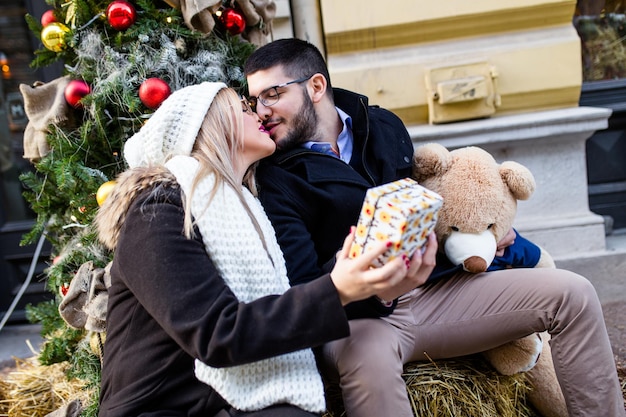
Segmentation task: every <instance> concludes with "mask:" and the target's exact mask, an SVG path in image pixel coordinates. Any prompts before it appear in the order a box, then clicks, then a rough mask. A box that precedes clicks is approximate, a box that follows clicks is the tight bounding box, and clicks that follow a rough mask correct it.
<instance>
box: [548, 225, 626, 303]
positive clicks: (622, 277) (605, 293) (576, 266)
mask: <svg viewBox="0 0 626 417" xmlns="http://www.w3.org/2000/svg"><path fill="white" fill-rule="evenodd" d="M555 263H556V265H557V267H559V268H562V269H567V270H570V271H573V272H576V273H578V274H580V275H583V276H585V277H587V278H588V279H589V280H590V281H591V282H592V283H593V285H594V287H595V288H596V291H597V292H598V297H599V298H600V301H601V302H602V304H608V303H613V302H619V301H621V302H626V229H617V230H614V231H613V232H612V233H611V234H610V235H608V236H606V249H605V250H602V251H596V252H590V253H588V254H582V255H581V254H580V253H577V254H576V255H575V256H572V257H568V256H567V255H564V256H559V257H555Z"/></svg>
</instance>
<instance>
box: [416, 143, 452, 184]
mask: <svg viewBox="0 0 626 417" xmlns="http://www.w3.org/2000/svg"><path fill="white" fill-rule="evenodd" d="M451 164H452V155H450V151H448V150H447V149H446V148H445V147H444V146H442V145H440V144H438V143H427V144H424V145H420V146H418V147H417V148H416V149H415V153H414V154H413V178H414V179H415V180H416V181H417V182H422V181H423V180H425V179H427V178H430V177H433V176H439V175H442V174H443V173H444V172H446V171H447V170H448V169H449V168H450V165H451Z"/></svg>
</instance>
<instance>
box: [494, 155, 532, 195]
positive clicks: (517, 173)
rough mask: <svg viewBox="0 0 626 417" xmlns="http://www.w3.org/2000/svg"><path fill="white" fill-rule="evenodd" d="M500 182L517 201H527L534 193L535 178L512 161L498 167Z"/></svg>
mask: <svg viewBox="0 0 626 417" xmlns="http://www.w3.org/2000/svg"><path fill="white" fill-rule="evenodd" d="M500 176H501V177H502V181H504V183H505V184H506V185H508V187H509V190H511V193H512V194H513V197H515V198H516V199H518V200H528V199H529V198H530V196H531V195H532V193H533V192H535V177H533V174H532V173H531V172H530V170H529V169H528V168H526V167H525V166H524V165H522V164H519V163H517V162H513V161H505V162H503V163H502V164H501V165H500Z"/></svg>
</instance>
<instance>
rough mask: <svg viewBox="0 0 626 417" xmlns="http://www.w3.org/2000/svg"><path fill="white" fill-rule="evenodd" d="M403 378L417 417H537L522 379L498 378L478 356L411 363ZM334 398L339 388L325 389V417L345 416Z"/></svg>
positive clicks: (406, 368)
mask: <svg viewBox="0 0 626 417" xmlns="http://www.w3.org/2000/svg"><path fill="white" fill-rule="evenodd" d="M402 377H403V378H404V380H405V382H406V385H407V392H408V394H409V399H410V401H411V406H412V407H413V415H415V416H416V417H458V416H464V417H536V414H535V413H534V411H533V410H532V409H531V408H530V406H528V405H527V403H526V395H527V394H528V392H529V391H530V390H531V386H530V384H529V383H528V381H527V379H526V377H525V375H524V374H518V375H512V376H504V375H500V374H499V373H497V372H496V371H495V370H494V369H493V368H491V367H490V366H489V365H488V364H487V363H485V361H484V360H483V359H482V358H481V357H479V356H471V357H464V358H457V359H449V360H439V361H436V362H434V361H431V362H412V363H409V364H407V365H406V366H405V367H404V373H403V374H402ZM337 396H340V394H339V393H338V388H337V387H328V389H327V400H328V403H329V408H330V409H331V410H329V411H328V412H327V413H326V414H324V417H342V416H344V415H345V413H344V411H343V409H342V406H341V405H337V404H338V403H340V402H339V401H337ZM339 398H340V397H339ZM331 405H332V407H331Z"/></svg>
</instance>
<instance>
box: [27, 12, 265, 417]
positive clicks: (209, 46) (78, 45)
mask: <svg viewBox="0 0 626 417" xmlns="http://www.w3.org/2000/svg"><path fill="white" fill-rule="evenodd" d="M47 3H48V4H49V5H50V6H51V9H50V10H49V11H48V12H46V13H45V14H44V15H43V17H42V18H41V19H40V20H39V19H35V18H33V17H32V16H29V15H27V16H26V19H27V22H28V25H29V28H30V30H31V31H32V32H33V33H34V35H35V36H37V37H38V38H39V39H41V42H42V47H41V48H40V49H39V50H38V51H36V53H35V55H36V56H35V59H34V61H33V63H32V65H33V66H34V67H42V66H47V65H50V64H52V63H55V62H57V61H61V62H62V63H63V64H64V72H65V73H64V74H63V76H62V77H61V78H59V79H57V80H54V81H52V82H50V83H48V84H45V85H41V86H34V87H31V86H21V91H22V93H23V95H24V100H25V107H26V109H27V113H29V109H30V114H28V116H29V127H27V129H26V132H25V135H24V149H25V156H27V157H28V158H30V159H31V161H32V162H33V165H34V168H35V169H34V172H31V173H28V174H25V175H23V176H22V181H23V183H24V185H25V186H26V187H27V189H28V191H27V193H26V195H25V197H26V199H27V201H28V202H29V204H30V205H31V207H32V209H33V210H34V212H35V213H36V215H37V220H36V224H35V226H34V228H33V229H32V231H31V232H30V233H28V234H27V235H26V236H25V237H24V243H32V242H33V241H35V240H36V239H37V238H38V237H39V236H40V235H41V234H42V233H43V234H45V236H46V238H47V239H48V240H49V241H50V242H51V243H52V247H53V256H52V259H50V266H49V268H47V270H46V279H47V288H48V289H49V290H50V291H51V292H52V293H54V299H53V300H52V301H49V302H45V303H42V304H40V305H37V306H30V307H29V309H28V313H29V319H30V320H31V321H33V322H38V323H41V324H42V335H43V336H44V344H43V346H42V349H41V352H40V353H39V356H38V360H39V363H40V364H41V366H42V367H46V366H52V365H54V364H59V363H66V364H67V369H68V371H67V378H68V379H71V380H75V379H77V380H80V381H82V382H83V383H84V387H85V391H86V392H89V396H88V397H89V398H88V399H87V401H86V404H83V411H82V414H81V415H84V416H95V415H97V399H98V391H99V390H98V388H99V382H100V360H101V348H102V343H103V341H104V340H105V337H106V324H105V323H104V322H103V319H104V316H103V312H102V307H103V306H106V302H104V303H103V301H102V295H103V293H104V294H105V293H106V288H102V287H101V284H102V282H101V281H102V276H103V275H104V274H105V273H106V269H105V268H106V266H107V264H109V262H110V260H111V257H112V254H111V253H109V252H107V251H106V250H105V249H104V248H103V247H102V246H101V245H100V244H99V243H98V240H97V235H96V233H95V230H94V228H93V226H92V221H93V220H94V217H95V214H96V213H97V210H98V206H99V204H101V203H102V201H103V200H104V199H105V198H106V195H107V192H108V190H109V189H110V188H111V185H112V184H114V181H115V178H116V176H117V175H118V174H119V173H120V172H122V171H123V170H124V169H125V168H126V166H125V163H124V160H123V158H122V149H123V145H124V142H125V140H126V139H127V138H129V137H130V136H132V135H133V133H135V132H136V131H138V130H139V128H140V127H141V125H142V123H143V122H144V121H145V120H147V118H149V117H150V115H151V113H152V112H153V111H154V110H155V109H156V108H158V106H159V105H160V103H161V102H162V101H163V100H164V99H165V98H166V97H167V96H168V95H169V94H170V93H171V92H172V91H175V90H177V89H179V88H182V87H185V86H187V85H191V84H197V83H200V82H203V81H223V82H225V83H226V84H227V85H229V86H231V87H233V88H235V89H237V90H238V91H240V92H241V93H244V90H245V79H244V76H243V72H242V65H243V63H244V61H245V59H246V58H247V56H248V55H249V54H250V53H251V52H252V50H253V49H254V47H255V44H260V43H264V40H265V38H266V35H267V31H268V29H269V27H271V18H272V17H273V15H272V13H273V11H274V9H273V7H274V5H273V3H272V2H267V3H268V4H265V5H264V8H263V9H262V10H259V8H255V7H254V6H253V4H252V3H251V2H250V1H249V0H237V1H234V0H230V1H195V2H191V1H190V2H189V4H187V2H186V1H185V0H181V1H175V0H168V1H167V2H159V1H150V0H132V2H129V1H126V0H112V1H99V0H69V1H68V0H47ZM181 3H182V4H181ZM204 3H206V4H204ZM199 4H200V5H199ZM43 97H47V100H44V99H43ZM58 97H63V98H64V100H59V99H58ZM46 103H51V104H49V105H48V104H46ZM42 106H45V107H46V108H45V109H43V110H45V111H41V109H39V110H40V111H39V112H36V111H35V110H36V109H37V108H38V107H42ZM42 113H43V114H44V116H42ZM51 113H52V114H53V115H54V116H50V114H51ZM46 117H47V118H48V119H46ZM35 119H37V120H35ZM35 121H36V122H37V126H41V125H42V124H43V125H45V126H46V128H45V129H44V130H43V132H41V131H38V130H37V129H35V128H33V127H32V126H33V125H34V124H35ZM40 130H41V129H40ZM137 251H138V253H140V252H141V248H137ZM98 285H100V287H99V286H98ZM70 298H71V299H70ZM77 303H78V304H77ZM89 303H91V305H90V304H89ZM64 304H68V308H67V312H68V313H67V315H64V314H62V313H63V311H64ZM69 304H71V305H69ZM90 309H91V310H90ZM83 402H85V401H83ZM48 411H50V410H48Z"/></svg>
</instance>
